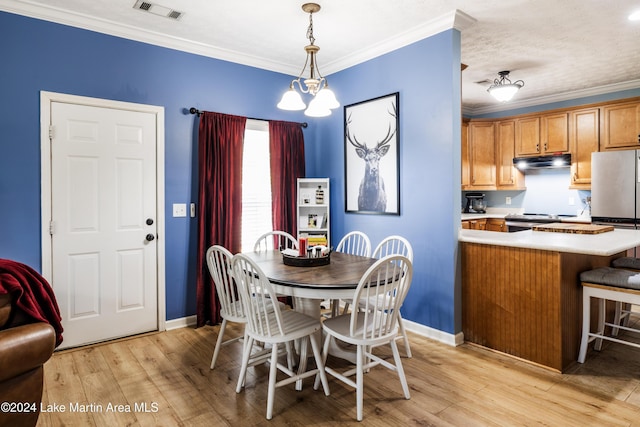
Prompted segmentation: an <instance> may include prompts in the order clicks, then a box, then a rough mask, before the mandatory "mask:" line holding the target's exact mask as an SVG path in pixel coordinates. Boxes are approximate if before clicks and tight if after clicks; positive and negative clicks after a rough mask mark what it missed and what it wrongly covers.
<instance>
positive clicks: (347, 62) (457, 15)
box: [323, 10, 477, 75]
mask: <svg viewBox="0 0 640 427" xmlns="http://www.w3.org/2000/svg"><path fill="white" fill-rule="evenodd" d="M476 21H477V20H476V19H475V18H473V17H471V16H469V15H467V14H466V13H464V12H462V11H460V10H453V11H451V12H448V13H445V14H442V15H440V16H438V17H436V18H434V19H432V20H430V21H427V22H425V23H423V24H420V25H417V26H415V27H412V28H409V29H408V30H406V31H404V32H402V33H400V34H397V35H395V36H393V37H390V38H388V39H386V40H384V41H382V42H380V43H377V44H375V45H373V46H367V47H366V48H364V49H362V50H360V51H356V52H353V53H351V54H349V55H348V56H346V57H344V58H341V59H338V60H336V61H331V62H327V63H324V64H323V70H324V71H325V72H326V75H331V74H332V73H336V72H338V71H341V70H344V69H347V68H349V67H353V66H355V65H358V64H361V63H363V62H366V61H369V60H371V59H373V58H377V57H378V56H381V55H384V54H386V53H389V52H393V51H394V50H397V49H400V48H402V47H405V46H408V45H410V44H412V43H415V42H417V41H420V40H423V39H426V38H428V37H431V36H434V35H436V34H438V33H441V32H443V31H446V30H450V29H452V28H455V29H456V30H458V31H462V30H464V29H466V28H468V27H469V26H471V25H473V24H474V23H476Z"/></svg>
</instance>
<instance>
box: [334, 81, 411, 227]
mask: <svg viewBox="0 0 640 427" xmlns="http://www.w3.org/2000/svg"><path fill="white" fill-rule="evenodd" d="M399 98H400V94H399V93H398V92H396V93H392V94H389V95H385V96H381V97H378V98H374V99H370V100H368V101H363V102H358V103H356V104H351V105H346V106H345V107H344V158H345V162H344V168H345V180H344V182H345V211H346V212H354V213H367V214H381V215H400V152H399V151H400V147H399V145H400V144H399V143H400V137H399V135H398V131H399V128H400V126H399V125H400V115H399V105H398V104H399Z"/></svg>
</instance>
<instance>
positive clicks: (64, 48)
mask: <svg viewBox="0 0 640 427" xmlns="http://www.w3.org/2000/svg"><path fill="white" fill-rule="evenodd" d="M0 39H1V40H3V49H2V52H0V54H1V55H2V64H3V65H2V67H0V82H2V83H3V94H2V103H1V104H0V138H1V139H0V144H1V146H2V156H1V157H0V206H2V207H3V209H0V257H1V258H11V259H14V260H17V261H21V262H24V263H26V264H29V265H31V266H33V267H34V268H36V269H39V268H40V266H41V250H40V245H41V242H40V234H41V232H40V133H39V132H40V129H39V118H40V105H39V96H40V91H51V92H60V93H66V94H73V95H81V96H88V97H96V98H105V99H112V100H119V101H126V102H135V103H144V104H152V105H160V106H163V107H164V108H165V150H166V153H165V159H166V160H165V199H166V207H165V216H166V230H165V234H166V237H165V238H166V300H167V319H176V318H181V317H184V316H189V315H193V314H195V276H194V271H195V259H196V258H195V247H196V225H197V223H196V220H193V219H190V218H173V217H172V216H171V205H172V204H173V203H189V202H191V201H195V200H197V190H198V189H197V167H196V165H197V143H196V141H197V139H196V135H197V119H196V117H195V116H193V115H190V114H188V112H186V109H188V108H189V107H192V106H193V107H196V108H198V109H201V110H209V111H219V112H224V113H229V114H238V115H245V116H249V117H258V118H267V119H280V120H292V121H307V122H309V124H310V126H309V127H308V128H307V129H306V130H305V139H306V147H305V148H306V153H307V171H308V172H307V174H308V176H329V177H330V178H331V186H332V190H333V191H332V195H331V203H332V212H331V214H332V235H333V236H341V235H343V234H344V233H346V232H347V231H349V230H352V229H359V230H363V231H365V232H366V233H368V234H369V235H370V236H371V238H372V241H373V242H374V244H377V243H378V242H379V241H380V240H381V239H382V238H383V237H385V236H386V235H389V234H402V235H405V236H406V237H408V238H409V239H410V240H411V242H412V244H413V246H414V252H415V265H416V268H415V276H414V283H413V287H412V289H411V293H410V295H409V298H408V301H407V303H406V306H405V307H404V308H403V315H404V317H405V318H407V319H409V320H413V321H416V322H418V323H421V324H424V325H427V326H430V327H433V328H436V329H440V330H443V331H446V332H449V333H453V332H455V331H459V330H460V321H459V319H456V313H457V312H458V313H459V310H456V309H455V308H454V307H455V306H456V305H457V304H459V297H458V290H457V289H458V288H457V285H456V283H457V281H458V275H457V272H456V265H457V260H456V256H457V229H458V223H459V219H460V210H459V206H460V203H461V202H460V144H459V143H458V141H460V114H459V111H460V34H459V33H458V31H456V30H451V31H446V32H443V33H441V34H438V35H436V36H434V37H431V38H429V39H426V40H423V41H421V42H418V43H415V44H413V45H410V46H407V47H405V48H402V49H400V50H398V51H395V52H392V53H389V54H387V55H384V56H382V57H379V58H376V59H374V60H371V61H368V62H366V63H364V64H361V65H358V66H356V67H352V68H350V69H347V70H344V71H342V72H339V73H336V74H335V75H332V76H330V81H331V86H332V88H333V89H334V91H335V92H336V94H337V96H338V98H339V100H340V102H341V103H342V104H343V105H348V104H352V103H356V102H360V101H363V100H367V99H371V98H374V97H377V96H380V95H386V94H389V93H393V92H400V117H401V121H400V126H401V129H400V138H401V140H400V156H401V159H400V163H401V164H400V168H401V215H400V216H386V215H358V214H345V213H344V188H343V187H344V179H343V175H344V151H343V150H344V148H343V147H344V146H343V143H344V138H343V113H342V111H343V110H342V109H339V110H338V112H337V113H336V114H334V115H333V116H331V117H329V118H326V119H312V120H309V119H307V118H305V117H304V116H303V115H301V113H289V112H282V111H279V110H277V109H276V108H275V104H276V103H277V102H278V99H279V97H280V95H281V93H282V91H283V90H285V89H286V87H287V86H288V83H289V81H290V79H291V77H290V76H285V75H282V74H279V73H272V72H268V71H264V70H259V69H256V68H251V67H246V66H242V65H238V64H233V63H229V62H224V61H219V60H214V59H211V58H206V57H202V56H198V55H193V54H187V53H183V52H179V51H175V50H171V49H166V48H161V47H157V46H152V45H147V44H144V43H139V42H134V41H130V40H125V39H121V38H117V37H112V36H107V35H104V34H99V33H95V32H91V31H86V30H81V29H76V28H71V27H67V26H63V25H58V24H54V23H49V22H44V21H39V20H36V19H31V18H26V17H22V16H18V15H13V14H9V13H4V12H0Z"/></svg>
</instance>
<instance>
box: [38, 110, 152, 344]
mask: <svg viewBox="0 0 640 427" xmlns="http://www.w3.org/2000/svg"><path fill="white" fill-rule="evenodd" d="M50 120H51V122H50V130H49V135H50V142H51V146H50V150H51V171H50V172H51V207H50V208H51V222H50V235H51V278H50V280H51V284H52V287H53V289H54V292H55V295H56V299H57V300H58V305H59V306H60V312H61V315H62V325H63V327H64V333H63V337H64V341H63V343H62V345H61V346H60V348H67V347H75V346H79V345H83V344H89V343H93V342H99V341H104V340H108V339H113V338H119V337H123V336H128V335H133V334H137V333H143V332H148V331H155V330H158V329H159V324H158V323H159V316H158V252H157V234H158V233H157V231H158V229H157V224H158V222H157V221H158V214H157V210H158V204H157V188H156V154H157V153H156V150H157V148H156V141H157V123H156V121H157V116H156V114H154V113H150V112H140V111H132V110H126V109H118V108H105V107H100V106H93V105H81V104H74V103H66V102H55V101H54V102H51V103H50ZM43 125H45V123H43ZM43 208H44V206H43ZM43 243H44V242H43Z"/></svg>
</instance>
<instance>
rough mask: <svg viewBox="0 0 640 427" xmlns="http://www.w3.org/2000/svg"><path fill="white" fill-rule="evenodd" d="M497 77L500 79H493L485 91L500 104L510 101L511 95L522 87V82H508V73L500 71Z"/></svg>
mask: <svg viewBox="0 0 640 427" xmlns="http://www.w3.org/2000/svg"><path fill="white" fill-rule="evenodd" d="M498 75H499V76H500V78H498V79H495V80H494V81H493V84H492V85H491V86H490V87H489V89H487V91H488V92H489V93H490V94H491V95H492V96H493V97H494V98H495V99H497V100H498V101H500V102H507V101H510V100H511V98H513V95H515V94H516V92H517V91H519V90H520V88H521V87H522V86H524V82H523V81H522V80H516V81H515V82H513V83H512V82H511V80H509V71H500V72H499V73H498Z"/></svg>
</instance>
